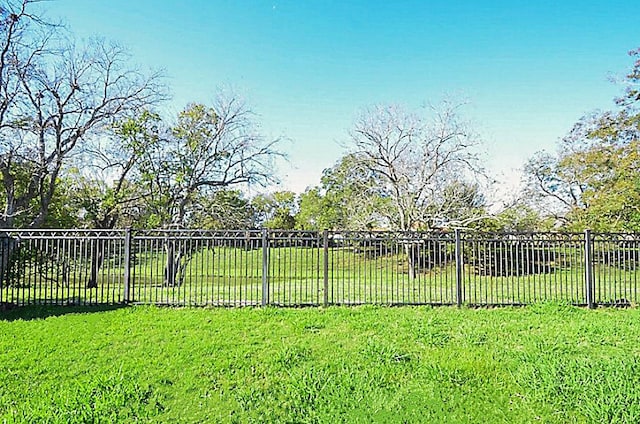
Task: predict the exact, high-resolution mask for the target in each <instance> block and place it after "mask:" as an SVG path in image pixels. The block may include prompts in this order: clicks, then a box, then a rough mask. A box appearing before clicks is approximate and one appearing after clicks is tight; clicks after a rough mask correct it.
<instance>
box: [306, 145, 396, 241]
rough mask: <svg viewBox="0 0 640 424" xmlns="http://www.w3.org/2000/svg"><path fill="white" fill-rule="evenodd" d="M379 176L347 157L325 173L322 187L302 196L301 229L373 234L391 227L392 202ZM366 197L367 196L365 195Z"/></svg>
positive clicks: (348, 155) (353, 157) (353, 158)
mask: <svg viewBox="0 0 640 424" xmlns="http://www.w3.org/2000/svg"><path fill="white" fill-rule="evenodd" d="M380 186H381V185H380V184H379V181H377V180H376V176H375V175H374V174H373V173H371V172H370V171H369V170H368V169H366V168H365V167H363V166H361V164H360V162H359V160H358V159H357V158H356V157H355V156H354V155H350V154H347V155H345V156H344V157H342V158H341V159H340V160H339V161H338V162H337V163H336V164H335V165H334V166H333V167H331V168H327V169H325V170H324V172H323V175H322V178H321V184H320V186H319V187H313V188H310V189H309V190H307V191H306V192H305V193H303V194H302V195H301V196H300V206H299V212H298V215H297V224H296V225H297V226H298V228H300V229H313V230H322V229H325V228H326V229H334V230H337V229H339V230H365V229H366V230H371V229H374V228H378V229H380V228H385V227H388V223H387V220H386V218H385V216H387V215H389V214H388V213H382V212H381V211H383V210H384V211H387V210H388V209H389V202H388V199H385V198H384V197H383V196H382V192H380V190H379V189H378V187H380ZM363 193H366V195H363Z"/></svg>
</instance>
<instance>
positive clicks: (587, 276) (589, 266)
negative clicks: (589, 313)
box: [584, 230, 596, 308]
mask: <svg viewBox="0 0 640 424" xmlns="http://www.w3.org/2000/svg"><path fill="white" fill-rule="evenodd" d="M584 280H585V297H586V301H587V306H588V307H589V308H594V307H595V304H596V303H595V298H594V287H593V239H592V237H591V230H585V231H584Z"/></svg>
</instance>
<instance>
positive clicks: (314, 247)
mask: <svg viewBox="0 0 640 424" xmlns="http://www.w3.org/2000/svg"><path fill="white" fill-rule="evenodd" d="M639 280H640V234H601V233H592V232H590V231H585V232H584V233H571V234H569V233H526V234H524V233H503V234H486V233H476V232H463V231H455V232H447V233H440V232H429V233H419V232H415V233H398V232H347V231H326V230H325V231H321V232H310V231H271V230H250V231H240V230H238V231H203V230H193V231H175V230H152V231H131V230H113V231H99V230H38V231H27V230H10V231H9V230H4V231H1V232H0V303H1V304H5V303H12V304H16V305H27V304H63V305H71V304H80V305H96V304H120V303H142V304H166V305H220V306H245V305H254V306H260V305H262V306H265V305H282V306H302V305H335V304H428V305H464V304H468V305H522V304H531V303H535V302H541V301H549V300H551V301H563V302H568V303H572V304H575V305H586V306H590V307H593V306H595V305H601V304H606V305H623V306H626V305H631V304H636V303H638V298H639V293H640V290H639V288H638V281H639Z"/></svg>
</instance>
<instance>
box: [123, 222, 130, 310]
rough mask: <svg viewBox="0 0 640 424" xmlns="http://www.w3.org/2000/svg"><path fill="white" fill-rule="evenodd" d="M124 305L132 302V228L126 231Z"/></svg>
mask: <svg viewBox="0 0 640 424" xmlns="http://www.w3.org/2000/svg"><path fill="white" fill-rule="evenodd" d="M123 301H124V303H129V302H131V228H127V229H125V230H124V299H123Z"/></svg>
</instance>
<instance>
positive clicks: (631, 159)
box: [525, 50, 640, 231]
mask: <svg viewBox="0 0 640 424" xmlns="http://www.w3.org/2000/svg"><path fill="white" fill-rule="evenodd" d="M630 54H631V56H632V57H633V58H634V65H633V68H632V70H631V72H630V73H629V74H628V75H627V78H626V88H625V91H624V94H623V96H621V97H620V98H618V99H616V103H617V105H618V109H617V110H613V111H606V112H598V113H594V114H591V115H588V116H585V117H583V118H582V119H580V121H578V122H577V123H576V124H575V125H574V127H573V129H572V130H571V132H570V133H569V134H568V135H567V136H566V137H565V138H564V139H563V140H562V141H561V143H560V146H559V152H558V153H557V154H556V155H551V154H548V153H539V154H538V155H536V156H535V157H534V158H532V159H530V160H529V162H528V164H527V166H526V168H525V171H526V173H525V175H526V183H527V184H526V185H527V188H526V194H527V195H528V197H529V198H531V199H535V200H537V202H536V205H537V206H539V207H540V206H542V207H541V208H540V210H543V211H544V212H546V213H548V214H550V215H552V216H555V217H556V218H557V219H559V220H561V222H563V223H564V226H565V228H566V229H570V230H582V229H585V228H591V229H594V230H597V231H638V230H640V177H639V175H640V174H639V173H638V171H640V150H639V149H640V98H639V96H638V86H639V83H640V59H638V55H639V54H640V53H639V51H638V50H634V51H632V52H631V53H630Z"/></svg>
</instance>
